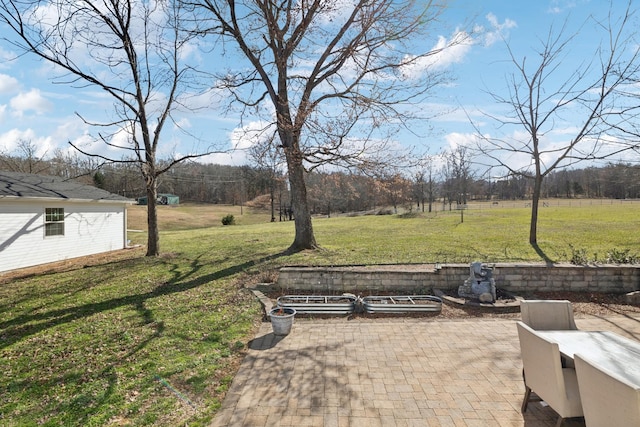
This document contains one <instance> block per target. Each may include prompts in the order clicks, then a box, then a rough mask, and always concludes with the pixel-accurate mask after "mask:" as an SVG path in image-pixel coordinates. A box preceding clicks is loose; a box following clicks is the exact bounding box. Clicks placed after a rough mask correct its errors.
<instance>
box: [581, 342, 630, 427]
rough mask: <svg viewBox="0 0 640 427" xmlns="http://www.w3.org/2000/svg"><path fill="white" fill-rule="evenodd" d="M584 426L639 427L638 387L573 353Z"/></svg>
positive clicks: (585, 357) (586, 358)
mask: <svg viewBox="0 0 640 427" xmlns="http://www.w3.org/2000/svg"><path fill="white" fill-rule="evenodd" d="M574 360H575V364H576V374H577V376H578V386H579V388H580V398H581V400H582V406H583V408H584V421H585V424H586V425H587V427H609V426H640V388H639V387H638V386H636V385H633V384H630V383H629V382H628V381H626V380H625V379H624V378H622V377H620V376H619V375H618V374H615V373H613V372H609V371H606V370H604V369H602V368H600V367H598V366H596V365H595V364H594V363H593V362H591V361H590V360H589V359H588V357H587V356H586V355H585V356H583V355H580V354H575V355H574Z"/></svg>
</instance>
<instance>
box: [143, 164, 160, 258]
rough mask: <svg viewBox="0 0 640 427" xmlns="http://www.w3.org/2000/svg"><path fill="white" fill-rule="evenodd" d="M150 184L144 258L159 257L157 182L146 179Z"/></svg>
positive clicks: (154, 178) (152, 179)
mask: <svg viewBox="0 0 640 427" xmlns="http://www.w3.org/2000/svg"><path fill="white" fill-rule="evenodd" d="M147 179H148V180H150V182H149V183H148V185H147V254H146V256H158V255H160V233H159V231H158V215H157V203H156V201H157V199H158V182H157V181H156V177H155V176H151V177H147Z"/></svg>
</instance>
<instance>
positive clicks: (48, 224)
mask: <svg viewBox="0 0 640 427" xmlns="http://www.w3.org/2000/svg"><path fill="white" fill-rule="evenodd" d="M44 235H45V237H46V236H64V208H45V210H44Z"/></svg>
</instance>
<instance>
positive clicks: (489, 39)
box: [483, 13, 518, 46]
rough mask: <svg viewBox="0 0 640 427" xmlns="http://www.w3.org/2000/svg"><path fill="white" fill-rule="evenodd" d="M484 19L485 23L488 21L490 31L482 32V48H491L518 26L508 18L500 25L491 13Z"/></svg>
mask: <svg viewBox="0 0 640 427" xmlns="http://www.w3.org/2000/svg"><path fill="white" fill-rule="evenodd" d="M486 18H487V21H489V26H490V30H489V31H486V32H484V37H483V44H484V46H491V45H492V44H494V43H495V42H497V41H499V40H502V39H504V38H506V37H507V35H508V33H509V30H510V29H512V28H516V27H517V26H518V24H517V23H516V21H514V20H512V19H509V18H506V19H505V20H504V21H503V22H502V23H500V21H498V18H497V17H496V16H495V15H494V14H493V13H489V14H487V16H486Z"/></svg>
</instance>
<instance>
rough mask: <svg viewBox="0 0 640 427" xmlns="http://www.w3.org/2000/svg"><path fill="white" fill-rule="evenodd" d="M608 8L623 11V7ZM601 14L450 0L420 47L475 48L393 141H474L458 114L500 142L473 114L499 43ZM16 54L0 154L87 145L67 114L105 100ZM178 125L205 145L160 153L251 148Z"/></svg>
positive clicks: (228, 158) (431, 145)
mask: <svg viewBox="0 0 640 427" xmlns="http://www.w3.org/2000/svg"><path fill="white" fill-rule="evenodd" d="M615 4H616V5H618V4H619V6H616V7H624V2H616V3H615ZM608 9H609V3H608V2H607V1H601V0H592V1H589V0H572V1H565V0H539V1H524V0H511V1H501V0H492V1H472V0H466V1H464V0H454V1H452V2H451V4H450V5H449V8H448V9H447V10H446V12H445V13H444V15H443V17H442V22H441V24H442V26H441V27H439V28H438V31H439V32H438V33H437V34H434V37H433V39H431V40H427V41H425V43H428V44H429V46H435V44H436V43H437V41H438V38H440V39H441V40H451V39H453V38H454V37H456V31H460V30H461V29H468V28H472V27H473V28H476V29H478V30H479V31H478V33H477V35H476V36H475V38H474V41H473V43H469V44H467V45H465V46H462V47H460V48H457V49H452V50H451V51H450V52H447V53H445V54H444V55H443V56H442V57H441V58H440V60H441V61H442V66H443V67H446V69H447V71H448V72H450V73H451V76H452V77H453V80H452V82H451V84H449V85H447V86H444V87H441V88H439V89H436V90H434V91H433V92H432V98H431V99H430V100H429V102H428V103H427V104H425V105H423V106H421V108H424V109H426V110H428V111H433V112H437V111H441V112H446V113H445V114H443V115H441V116H439V117H437V118H436V119H434V120H432V121H430V122H429V123H428V125H429V126H430V127H432V128H433V130H432V131H431V132H428V133H427V132H425V133H424V136H422V137H416V136H414V135H411V134H409V133H400V134H398V135H397V140H398V143H399V144H405V145H412V146H415V147H416V148H417V149H418V151H422V152H426V153H430V154H435V153H438V152H440V151H441V150H443V149H446V148H448V147H452V146H456V145H458V144H466V143H468V142H469V141H471V140H472V139H473V133H474V129H473V127H472V126H471V125H470V124H469V121H468V118H467V115H466V114H464V112H466V113H468V114H469V115H470V116H471V117H472V118H473V119H474V120H476V121H477V124H479V126H481V128H482V131H483V133H487V134H496V135H498V134H500V132H503V130H501V129H499V128H498V127H496V126H495V124H492V123H489V122H488V121H487V120H486V119H485V118H484V117H483V116H482V115H481V114H480V113H479V112H480V111H486V112H492V113H494V114H500V112H499V111H498V110H496V108H497V106H496V105H495V103H493V101H492V99H491V97H490V96H489V95H488V94H487V93H486V91H487V90H489V91H495V92H499V93H502V94H505V92H504V91H505V87H506V83H505V78H506V77H507V76H508V75H509V74H511V73H514V72H515V70H514V68H513V64H512V63H511V62H510V61H509V57H508V53H507V50H506V46H505V44H504V42H503V41H502V38H503V37H504V38H506V39H507V40H509V45H510V46H511V48H512V50H513V51H514V53H515V55H516V56H517V57H524V56H529V57H534V58H535V51H536V49H540V47H541V44H540V40H542V39H544V38H545V37H546V35H547V33H548V32H549V30H550V28H551V26H552V25H553V26H554V27H556V28H559V27H560V26H561V25H562V24H563V22H564V21H565V20H568V22H569V27H568V31H569V32H574V31H577V29H578V25H580V24H582V23H583V22H584V21H585V19H586V17H587V16H588V15H589V14H593V15H596V16H601V17H603V16H605V15H606V14H607V12H608ZM619 12H620V13H622V12H623V10H619ZM0 36H4V37H11V34H10V33H8V32H7V30H6V29H5V28H3V27H0ZM597 37H599V36H598V35H597V34H595V31H593V30H592V28H583V29H582V31H581V33H580V34H579V36H578V38H577V39H576V40H575V47H574V48H573V49H572V51H571V52H570V57H569V58H568V59H569V60H568V63H571V62H573V61H575V63H576V64H577V63H579V62H580V61H581V60H582V59H584V54H585V52H591V51H592V50H593V49H594V46H596V45H597V43H598V41H597ZM17 53H18V52H17V51H16V50H15V49H14V48H13V47H12V46H11V45H10V44H8V43H6V42H4V41H0V58H2V59H1V60H0V151H1V152H5V153H6V152H9V153H10V152H12V151H13V150H15V147H16V144H17V143H18V141H20V140H25V141H30V142H32V143H33V144H35V145H36V146H37V147H38V150H39V152H38V155H45V156H46V155H51V154H52V153H53V152H54V150H55V149H56V148H60V149H63V150H68V149H69V146H68V144H67V141H75V142H80V141H83V140H84V139H86V138H87V135H88V134H89V133H90V132H91V128H90V127H89V126H88V125H86V124H85V123H83V122H82V121H81V120H80V119H79V118H78V117H77V116H76V115H75V112H76V111H81V112H91V113H92V118H96V119H100V116H101V112H103V111H106V110H107V109H108V105H107V104H105V98H104V96H102V95H101V94H100V93H97V92H96V91H95V90H87V89H76V88H72V87H70V86H66V85H61V84H54V83H53V82H52V81H51V79H50V77H51V70H52V67H51V65H49V64H47V63H45V62H42V61H39V60H36V59H35V57H33V56H30V55H17ZM203 61H204V65H203V66H208V65H210V64H208V63H207V61H211V58H210V57H203ZM179 120H181V121H182V122H183V123H185V126H187V127H188V128H189V132H190V133H192V134H195V135H201V136H202V137H203V138H205V139H206V141H205V142H203V141H200V142H196V141H195V140H194V139H192V138H189V137H188V136H185V135H184V134H182V133H180V132H173V131H172V130H171V129H168V131H167V132H166V133H165V141H166V142H165V143H164V145H163V147H164V149H165V150H166V151H165V153H164V154H168V153H169V152H177V153H186V152H190V151H194V150H199V149H200V150H202V149H204V148H206V147H205V145H207V144H217V145H220V146H222V147H224V148H230V147H233V146H240V147H246V146H247V145H248V144H250V142H249V141H246V140H245V141H242V140H239V139H238V137H237V136H238V135H240V134H242V133H241V132H238V126H239V118H238V117H234V116H233V115H232V114H229V115H224V116H223V115H221V114H220V112H219V111H217V110H215V109H209V110H204V111H202V110H201V111H198V112H197V113H190V114H185V115H184V117H182V118H179ZM245 125H247V126H251V123H246V122H245ZM423 128H425V129H426V126H420V124H416V129H423ZM560 133H561V132H558V134H560ZM560 143H561V141H560ZM245 157H246V154H245V153H244V152H242V151H239V152H233V153H225V154H218V155H212V156H210V157H208V158H207V159H206V161H208V162H215V163H224V164H241V163H244V162H245Z"/></svg>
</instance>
